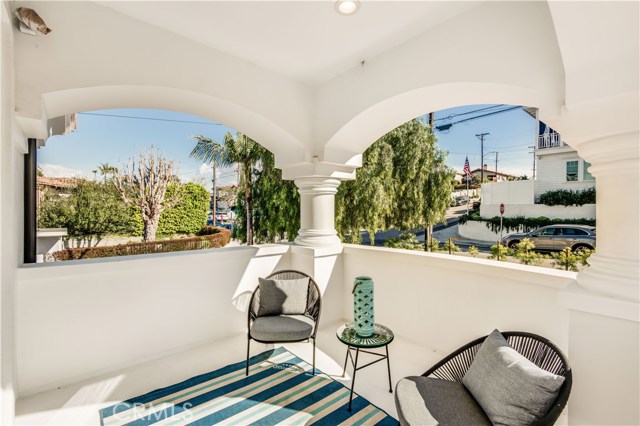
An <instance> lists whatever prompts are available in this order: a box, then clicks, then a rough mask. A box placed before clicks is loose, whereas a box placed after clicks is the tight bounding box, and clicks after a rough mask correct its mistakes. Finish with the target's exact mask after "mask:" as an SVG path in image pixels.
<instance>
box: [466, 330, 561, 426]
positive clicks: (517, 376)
mask: <svg viewBox="0 0 640 426" xmlns="http://www.w3.org/2000/svg"><path fill="white" fill-rule="evenodd" d="M564 380H565V379H564V377H561V376H558V375H555V374H553V373H550V372H548V371H546V370H543V369H542V368H540V367H538V366H537V365H535V364H534V363H532V362H531V361H529V360H528V359H527V358H525V357H524V356H523V355H521V354H520V353H518V352H517V351H516V350H515V349H513V348H512V347H511V345H509V343H508V342H507V341H506V339H505V338H504V337H503V336H502V334H501V333H500V332H499V331H498V330H494V331H493V333H491V334H490V335H489V336H488V337H487V338H486V339H485V341H484V342H483V343H482V346H481V347H480V349H479V350H478V353H477V354H476V356H475V358H474V359H473V362H472V363H471V366H470V367H469V370H468V371H467V373H466V374H465V375H464V377H463V378H462V383H463V384H464V386H466V387H467V389H468V390H469V392H471V394H472V395H473V397H474V398H475V399H476V401H478V404H480V406H481V407H482V408H483V410H484V411H485V413H487V416H488V417H489V418H490V419H491V421H492V422H493V424H494V425H503V426H513V425H529V424H533V423H536V422H538V421H540V420H541V419H542V418H544V416H545V415H546V414H547V413H548V412H549V409H550V408H551V406H552V405H553V403H554V401H555V400H556V398H557V397H558V392H559V391H560V387H561V386H562V384H563V383H564Z"/></svg>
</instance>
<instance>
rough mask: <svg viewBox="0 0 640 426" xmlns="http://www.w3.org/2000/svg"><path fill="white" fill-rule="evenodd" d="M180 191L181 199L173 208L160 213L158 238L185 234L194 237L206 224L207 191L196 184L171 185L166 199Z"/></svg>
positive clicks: (207, 208)
mask: <svg viewBox="0 0 640 426" xmlns="http://www.w3.org/2000/svg"><path fill="white" fill-rule="evenodd" d="M176 190H177V191H180V193H181V194H182V198H181V199H180V201H179V202H178V203H177V204H176V205H175V206H173V207H171V208H169V209H167V210H165V211H164V212H162V215H161V216H160V222H159V223H158V237H171V236H173V235H178V234H185V235H195V234H196V233H197V232H198V231H200V229H202V227H203V226H204V225H205V224H206V223H207V213H208V211H209V200H210V199H211V196H210V195H209V191H207V190H206V189H205V187H203V186H202V185H199V184H196V183H192V182H189V183H185V184H184V185H180V186H178V185H176V184H174V185H171V186H169V188H167V195H166V197H167V198H169V197H171V195H172V194H173V193H174V192H175V191H176Z"/></svg>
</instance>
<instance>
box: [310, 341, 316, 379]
mask: <svg viewBox="0 0 640 426" xmlns="http://www.w3.org/2000/svg"><path fill="white" fill-rule="evenodd" d="M312 366H313V371H312V372H311V375H313V376H315V375H316V339H315V337H314V338H313V365H312Z"/></svg>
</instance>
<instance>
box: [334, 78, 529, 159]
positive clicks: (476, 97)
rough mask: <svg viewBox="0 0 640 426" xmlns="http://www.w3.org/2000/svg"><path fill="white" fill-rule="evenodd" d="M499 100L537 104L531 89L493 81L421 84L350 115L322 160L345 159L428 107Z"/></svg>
mask: <svg viewBox="0 0 640 426" xmlns="http://www.w3.org/2000/svg"><path fill="white" fill-rule="evenodd" d="M492 103H502V104H510V105H524V106H534V107H537V106H538V105H539V104H540V101H539V95H538V93H537V92H536V91H535V90H532V89H528V88H524V87H517V86H511V85H506V84H495V83H464V82H460V83H447V84H440V85H435V86H428V87H421V88H417V89H415V90H411V91H409V92H405V93H402V94H399V95H397V96H393V97H390V98H388V99H385V100H382V101H380V102H377V103H375V104H373V105H371V106H370V107H369V108H367V109H365V110H363V111H362V112H360V113H359V114H357V115H355V116H354V117H352V118H351V119H350V120H349V121H347V123H346V124H345V125H344V126H342V128H340V129H339V130H338V131H337V132H336V133H335V134H334V135H333V136H332V137H331V139H330V140H329V142H328V143H327V144H326V145H325V150H324V160H325V161H328V162H336V163H343V162H344V163H349V162H352V161H353V158H354V157H355V156H357V155H360V154H362V153H363V152H364V151H365V150H366V149H367V148H368V147H369V146H370V145H371V144H372V143H373V142H375V141H376V140H377V139H379V138H380V137H381V136H383V135H385V134H386V133H388V132H390V131H391V130H393V129H395V128H396V127H398V126H399V125H401V124H403V123H406V122H407V121H409V120H412V119H414V118H416V117H418V116H421V115H424V114H426V113H428V112H431V111H439V110H442V109H446V108H451V107H455V106H462V105H474V104H492Z"/></svg>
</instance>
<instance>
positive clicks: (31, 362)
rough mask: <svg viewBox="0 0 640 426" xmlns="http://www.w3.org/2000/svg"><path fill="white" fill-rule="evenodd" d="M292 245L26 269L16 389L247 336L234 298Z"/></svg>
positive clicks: (283, 262)
mask: <svg viewBox="0 0 640 426" xmlns="http://www.w3.org/2000/svg"><path fill="white" fill-rule="evenodd" d="M288 252H289V246H261V247H259V248H257V247H235V248H224V249H213V250H202V251H198V252H182V253H166V254H162V255H149V256H128V257H122V258H111V259H106V260H102V259H100V260H92V261H70V262H65V263H55V264H44V265H33V266H30V267H23V268H21V269H19V270H18V287H17V307H16V330H17V334H18V336H19V339H18V342H17V355H18V356H17V370H18V376H17V379H18V391H19V394H20V395H27V394H32V393H34V392H37V391H40V390H44V389H51V388H55V387H57V386H61V385H64V384H66V383H73V382H76V381H79V380H83V379H85V378H89V377H95V376H97V375H99V374H103V373H106V372H109V371H114V370H117V369H121V368H126V367H129V366H132V365H135V364H138V363H141V362H145V361H149V360H151V359H155V358H160V357H163V356H166V355H168V354H170V353H173V352H177V351H180V350H185V349H189V348H192V347H194V346H196V345H199V344H203V343H207V342H211V341H218V340H222V339H224V338H226V337H230V336H237V335H238V333H246V314H245V313H244V312H241V311H240V310H238V309H236V308H235V307H234V304H233V299H234V297H236V296H238V295H239V294H241V293H242V291H243V290H247V291H250V290H252V289H253V288H254V287H255V285H256V284H257V277H258V276H266V275H268V274H269V273H271V272H272V271H274V270H276V269H284V268H288V267H289V259H288Z"/></svg>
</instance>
